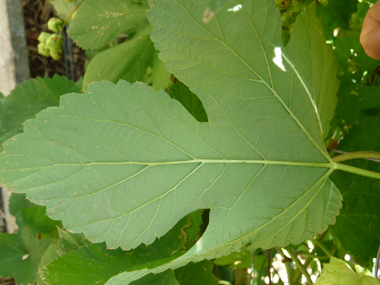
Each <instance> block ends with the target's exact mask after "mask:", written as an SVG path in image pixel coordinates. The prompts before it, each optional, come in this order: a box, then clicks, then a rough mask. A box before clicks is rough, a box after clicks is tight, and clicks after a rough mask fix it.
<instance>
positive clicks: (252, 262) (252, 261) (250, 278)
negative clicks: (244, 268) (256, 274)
mask: <svg viewBox="0 0 380 285" xmlns="http://www.w3.org/2000/svg"><path fill="white" fill-rule="evenodd" d="M254 262H255V253H253V254H252V260H251V274H249V283H248V284H249V285H251V284H252V282H253V280H252V275H253V265H254Z"/></svg>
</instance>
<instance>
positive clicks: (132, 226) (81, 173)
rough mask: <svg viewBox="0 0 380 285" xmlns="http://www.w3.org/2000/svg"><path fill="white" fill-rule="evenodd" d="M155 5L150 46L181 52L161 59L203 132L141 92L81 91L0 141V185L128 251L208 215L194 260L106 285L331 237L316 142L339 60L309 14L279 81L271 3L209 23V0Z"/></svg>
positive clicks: (329, 166)
mask: <svg viewBox="0 0 380 285" xmlns="http://www.w3.org/2000/svg"><path fill="white" fill-rule="evenodd" d="M152 4H153V6H156V5H161V6H159V7H154V10H153V12H152V13H151V15H150V20H151V22H152V23H153V25H154V26H155V31H154V33H153V38H154V40H155V41H157V40H158V39H160V42H157V43H156V45H157V46H158V48H159V49H161V50H163V49H165V48H166V47H165V45H167V46H170V47H173V48H174V47H176V48H178V50H180V51H177V50H169V48H166V50H165V51H163V52H162V53H161V57H162V59H163V61H164V62H166V64H167V65H166V66H167V68H168V70H169V71H171V72H173V73H174V74H175V75H176V77H178V78H179V79H180V80H181V81H183V82H184V83H185V84H186V85H188V86H190V89H191V90H192V91H193V92H194V93H195V94H197V95H198V96H199V98H200V99H201V100H202V103H203V105H204V107H205V110H206V112H207V115H208V119H209V122H208V123H199V122H197V121H196V120H195V119H194V118H193V117H192V116H191V115H190V114H189V113H188V112H187V111H186V110H185V108H184V107H183V106H182V105H180V104H179V103H178V102H176V101H174V100H170V99H169V97H168V95H167V94H166V93H165V92H158V93H155V92H154V90H153V89H152V88H149V87H147V86H146V85H145V84H142V83H136V84H134V85H132V86H131V85H130V84H128V83H126V82H124V81H120V82H119V83H118V84H117V85H116V86H115V85H113V84H111V83H107V82H102V83H94V84H92V85H90V86H89V88H88V90H87V93H86V94H84V95H81V94H72V95H70V94H69V95H66V96H64V97H63V98H61V104H60V107H59V108H50V109H48V110H46V111H43V112H41V113H40V114H39V115H38V116H37V118H36V119H35V120H31V121H29V122H27V123H26V124H25V128H24V132H25V133H24V134H22V135H19V136H17V137H16V138H15V139H14V140H9V141H8V142H7V143H6V151H5V154H4V155H3V157H1V159H0V163H1V165H4V167H3V169H2V170H1V174H0V179H1V181H2V182H3V183H5V184H8V186H9V188H13V189H14V190H15V191H17V192H25V193H27V195H28V197H29V198H30V199H31V200H33V201H35V202H37V203H40V204H44V205H47V208H48V212H49V215H50V216H51V217H52V218H54V219H62V220H63V223H64V226H65V227H66V228H67V229H70V230H72V231H74V232H84V234H85V235H86V237H88V238H89V239H90V240H91V241H94V242H101V241H106V242H107V245H108V246H109V247H117V246H121V247H122V248H123V249H130V248H134V247H137V246H138V245H140V244H141V243H145V244H150V243H152V242H153V241H154V239H155V237H160V236H162V235H164V234H165V233H166V232H167V231H168V230H169V229H170V228H171V227H173V226H174V224H175V223H176V222H177V221H178V220H179V219H180V218H182V217H183V216H184V215H186V214H187V213H190V212H192V211H194V210H196V209H199V208H210V209H211V211H210V223H209V225H208V227H207V229H206V231H205V233H204V234H203V236H202V238H201V239H200V240H199V241H198V242H197V243H196V245H195V246H194V247H193V248H192V249H190V250H189V251H188V252H187V253H185V254H184V255H182V256H181V257H179V258H177V259H176V260H174V261H172V262H171V263H169V264H168V265H163V266H159V267H157V268H155V269H151V270H147V269H143V270H141V271H137V272H131V273H126V274H120V275H118V276H116V277H115V278H113V279H111V280H110V281H108V282H107V283H109V284H128V283H127V282H131V281H133V280H136V278H140V277H142V276H144V275H146V274H148V273H150V272H156V273H158V272H163V271H165V270H166V269H167V268H169V267H171V268H176V267H179V266H183V265H184V264H186V263H188V262H190V261H199V260H202V259H204V258H215V257H218V256H222V255H226V254H228V253H230V252H232V251H234V250H236V249H238V248H240V247H241V246H243V245H244V244H246V243H248V242H251V248H257V247H262V248H269V247H273V246H274V245H278V246H285V245H287V244H289V243H299V242H301V241H303V240H305V239H307V238H312V237H313V236H314V235H315V234H316V233H318V232H322V231H324V230H325V229H326V227H327V225H328V224H331V223H333V222H334V219H335V216H336V215H337V214H338V210H339V208H340V206H341V196H340V194H339V192H338V190H337V189H336V187H335V186H334V185H333V184H332V182H331V181H330V180H329V179H328V177H329V175H330V173H331V172H332V171H333V169H334V168H335V166H336V165H335V164H334V163H332V162H331V160H330V158H329V156H328V154H327V153H326V151H325V149H324V145H323V133H322V129H324V126H325V125H326V124H327V121H328V119H329V118H330V117H331V116H332V110H331V108H332V107H333V105H334V104H333V102H334V100H335V99H334V96H332V95H331V93H328V92H327V94H326V93H324V90H326V88H327V87H329V84H331V86H330V87H331V88H332V89H334V88H336V87H337V83H336V81H334V72H333V71H331V70H330V68H332V69H333V68H334V63H331V65H329V59H330V58H331V51H330V50H329V49H328V48H327V47H324V48H318V47H319V44H320V43H321V42H323V36H322V35H320V30H319V29H318V28H317V27H318V26H317V24H316V19H315V15H314V14H313V11H312V10H309V11H307V12H306V13H305V16H302V17H301V19H300V20H299V21H300V22H301V23H300V24H298V23H296V26H295V27H294V35H293V39H292V40H291V41H296V43H299V45H298V44H293V43H292V42H290V43H289V45H288V47H287V49H289V50H290V51H289V52H288V53H289V54H288V55H287V56H286V57H285V56H283V57H282V59H283V61H282V62H283V65H284V67H285V69H286V70H287V71H286V72H284V71H282V70H281V69H280V68H279V67H278V66H277V65H276V64H274V63H273V61H272V58H273V57H274V48H275V47H278V46H280V45H281V24H280V23H279V22H278V23H277V24H276V19H279V18H280V17H279V13H278V11H277V9H276V7H275V5H274V3H272V2H271V1H264V0H260V1H254V2H252V3H251V2H250V1H244V2H243V3H242V5H243V6H242V7H243V10H240V11H238V12H229V11H227V10H223V11H221V12H220V13H218V14H216V16H215V18H214V19H213V20H212V21H210V22H209V23H208V24H207V27H206V26H205V24H203V22H202V20H201V17H202V13H203V11H204V9H205V7H206V6H205V5H206V4H207V3H206V4H205V5H200V6H197V5H194V7H193V6H191V7H186V8H189V9H185V8H184V7H183V6H181V5H179V4H178V3H174V2H173V1H159V2H155V3H152ZM189 5H190V4H189ZM251 5H253V6H251ZM164 8H165V10H162V9H164ZM244 9H246V10H244ZM170 13H172V15H177V16H176V18H173V17H170ZM153 19H154V21H157V20H158V21H159V22H160V23H162V24H166V25H167V26H168V27H170V28H175V27H177V28H178V29H181V33H179V32H170V31H169V30H168V27H166V28H160V27H158V24H157V22H154V21H153ZM195 19H196V20H195ZM183 21H186V23H187V25H188V26H184V24H183ZM253 23H254V24H255V25H253ZM273 23H275V25H273ZM219 27H223V29H222V30H220V29H219ZM208 29H209V30H208ZM309 30H310V32H312V33H313V34H312V36H310V35H309ZM160 33H161V35H160ZM161 39H165V44H164V43H163V42H162V41H161ZM291 47H294V48H297V52H294V51H293V52H292V51H291ZM310 47H311V49H310ZM312 52H313V54H312ZM321 61H322V62H325V61H326V62H325V63H324V64H325V65H327V67H330V68H327V67H326V69H322V64H321ZM306 66H307V67H306ZM310 67H311V70H310ZM320 73H322V75H321V74H320ZM325 77H327V78H325ZM322 79H323V80H322ZM334 82H335V83H334ZM326 84H327V85H326ZM327 89H328V88H327ZM331 92H332V91H331ZM331 97H333V98H331ZM322 105H323V106H326V107H324V108H320V107H321V106H322ZM51 189H54V191H51Z"/></svg>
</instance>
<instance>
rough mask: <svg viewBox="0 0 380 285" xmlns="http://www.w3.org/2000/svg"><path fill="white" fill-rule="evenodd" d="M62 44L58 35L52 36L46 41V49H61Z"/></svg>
mask: <svg viewBox="0 0 380 285" xmlns="http://www.w3.org/2000/svg"><path fill="white" fill-rule="evenodd" d="M62 43H63V39H62V37H61V36H60V35H56V34H52V35H51V36H50V37H49V38H48V39H47V40H46V48H48V49H49V50H57V49H61V45H62Z"/></svg>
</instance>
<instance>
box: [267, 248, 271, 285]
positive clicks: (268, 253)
mask: <svg viewBox="0 0 380 285" xmlns="http://www.w3.org/2000/svg"><path fill="white" fill-rule="evenodd" d="M267 262H268V266H267V267H268V277H269V285H272V280H271V278H270V268H271V267H272V266H271V264H270V249H268V250H267Z"/></svg>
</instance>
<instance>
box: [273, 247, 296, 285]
mask: <svg viewBox="0 0 380 285" xmlns="http://www.w3.org/2000/svg"><path fill="white" fill-rule="evenodd" d="M275 248H276V250H277V252H278V253H279V254H280V255H281V257H282V263H283V264H285V269H286V274H287V275H288V283H289V285H293V276H292V268H291V267H290V264H289V261H288V258H287V257H286V256H285V254H284V252H283V251H282V249H281V248H279V247H277V246H276V247H275Z"/></svg>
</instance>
